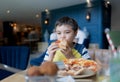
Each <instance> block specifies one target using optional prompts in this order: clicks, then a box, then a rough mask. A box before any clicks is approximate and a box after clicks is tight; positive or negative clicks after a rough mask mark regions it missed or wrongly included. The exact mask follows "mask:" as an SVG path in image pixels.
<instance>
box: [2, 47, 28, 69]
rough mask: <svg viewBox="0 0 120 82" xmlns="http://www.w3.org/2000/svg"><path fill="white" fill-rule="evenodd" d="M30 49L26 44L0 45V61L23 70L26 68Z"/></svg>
mask: <svg viewBox="0 0 120 82" xmlns="http://www.w3.org/2000/svg"><path fill="white" fill-rule="evenodd" d="M29 56H30V49H29V48H28V47H26V46H0V63H2V64H6V65H8V66H11V67H14V68H17V69H21V70H24V69H26V68H27V65H28V61H29Z"/></svg>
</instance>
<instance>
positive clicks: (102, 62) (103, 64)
mask: <svg viewBox="0 0 120 82" xmlns="http://www.w3.org/2000/svg"><path fill="white" fill-rule="evenodd" d="M110 58H111V51H110V50H107V49H97V50H95V60H96V62H97V64H98V72H97V77H98V78H97V79H98V82H102V81H104V82H109V75H110V72H109V71H110V70H109V64H110V63H109V62H110Z"/></svg>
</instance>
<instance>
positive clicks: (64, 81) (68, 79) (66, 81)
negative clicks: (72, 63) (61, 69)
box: [57, 76, 75, 82]
mask: <svg viewBox="0 0 120 82" xmlns="http://www.w3.org/2000/svg"><path fill="white" fill-rule="evenodd" d="M57 82H75V80H74V78H73V77H72V76H65V77H62V78H59V79H57Z"/></svg>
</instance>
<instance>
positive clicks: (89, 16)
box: [86, 12, 91, 21]
mask: <svg viewBox="0 0 120 82" xmlns="http://www.w3.org/2000/svg"><path fill="white" fill-rule="evenodd" d="M90 19H91V13H90V12H87V14H86V20H87V21H90Z"/></svg>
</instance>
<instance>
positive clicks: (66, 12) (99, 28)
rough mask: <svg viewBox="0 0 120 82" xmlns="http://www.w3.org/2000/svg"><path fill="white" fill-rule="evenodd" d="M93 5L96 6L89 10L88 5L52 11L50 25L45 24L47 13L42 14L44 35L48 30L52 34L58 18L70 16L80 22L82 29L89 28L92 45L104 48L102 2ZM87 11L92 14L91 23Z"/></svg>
mask: <svg viewBox="0 0 120 82" xmlns="http://www.w3.org/2000/svg"><path fill="white" fill-rule="evenodd" d="M93 4H94V5H93V6H92V7H91V8H87V7H86V4H80V5H75V6H70V7H66V8H60V9H55V10H51V11H50V22H49V25H45V24H44V20H45V18H46V14H45V12H42V21H41V24H42V32H43V35H44V33H45V30H46V29H47V30H48V32H49V33H52V30H53V29H54V24H55V21H56V20H57V19H58V18H60V17H63V16H70V17H72V18H74V19H75V20H76V21H77V22H78V24H79V26H80V28H81V29H83V28H84V27H86V28H87V30H88V32H89V34H90V43H98V44H99V47H100V48H104V46H103V36H102V35H103V32H104V31H103V25H102V11H103V9H102V2H101V1H97V2H93ZM87 11H90V12H91V20H90V21H89V22H88V21H87V20H86V19H85V16H86V13H87Z"/></svg>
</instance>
